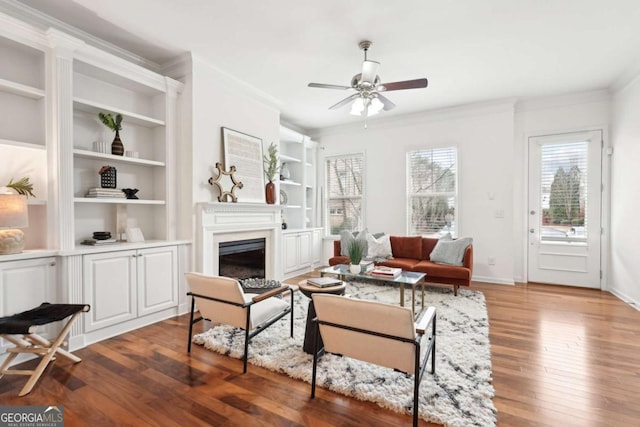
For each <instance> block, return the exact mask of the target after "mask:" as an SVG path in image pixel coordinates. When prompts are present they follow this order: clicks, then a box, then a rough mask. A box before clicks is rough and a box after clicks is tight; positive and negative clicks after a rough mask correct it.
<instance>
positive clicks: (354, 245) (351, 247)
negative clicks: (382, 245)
mask: <svg viewBox="0 0 640 427" xmlns="http://www.w3.org/2000/svg"><path fill="white" fill-rule="evenodd" d="M364 245H365V242H364V241H362V240H357V239H356V240H352V241H351V242H350V243H349V244H348V246H347V253H348V254H349V260H350V263H351V265H349V271H350V272H351V273H352V274H359V273H360V262H361V261H362V258H363V256H364Z"/></svg>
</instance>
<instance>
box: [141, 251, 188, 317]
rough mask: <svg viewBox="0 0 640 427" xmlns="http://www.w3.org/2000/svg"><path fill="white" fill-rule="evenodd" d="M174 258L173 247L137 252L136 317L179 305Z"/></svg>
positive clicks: (176, 254)
mask: <svg viewBox="0 0 640 427" xmlns="http://www.w3.org/2000/svg"><path fill="white" fill-rule="evenodd" d="M177 257H178V250H177V249H176V247H175V246H167V247H161V248H151V249H144V250H140V251H138V257H137V264H138V266H137V271H138V316H144V315H146V314H150V313H155V312H157V311H161V310H164V309H166V308H171V307H175V306H176V305H177V304H178V276H177V267H178V261H177Z"/></svg>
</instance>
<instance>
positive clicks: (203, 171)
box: [164, 55, 280, 259]
mask: <svg viewBox="0 0 640 427" xmlns="http://www.w3.org/2000/svg"><path fill="white" fill-rule="evenodd" d="M164 72H165V73H167V74H168V75H170V76H172V77H174V78H177V79H179V80H181V81H182V82H183V83H184V84H185V88H184V90H183V93H182V95H181V97H180V104H179V108H180V124H179V132H180V141H179V142H178V159H177V160H178V174H177V176H178V183H177V186H178V201H179V206H180V208H179V218H180V219H179V221H180V227H179V229H180V231H179V236H180V237H181V238H186V239H191V240H193V241H194V242H196V235H195V225H196V224H195V222H196V211H195V206H196V204H197V203H200V202H210V201H216V200H217V196H218V192H217V190H216V189H215V188H214V187H213V186H211V185H209V183H208V182H207V181H208V179H209V178H210V177H212V176H217V170H216V169H215V164H216V162H220V163H223V164H224V147H223V144H222V127H227V128H230V129H234V130H237V131H239V132H243V133H246V134H248V135H252V136H255V137H258V138H260V139H262V145H263V151H264V152H265V153H266V150H267V147H268V146H269V144H270V143H272V142H276V144H277V143H278V142H279V139H280V112H279V110H278V108H277V107H276V106H274V101H273V100H270V99H268V97H267V96H265V95H263V94H261V93H258V91H257V90H255V89H253V88H251V87H250V86H248V85H246V84H245V83H242V82H240V81H238V80H236V79H234V78H233V77H230V76H228V75H226V74H224V73H222V72H220V71H219V70H218V69H216V68H215V67H213V66H212V65H210V64H208V63H207V62H205V61H202V60H201V59H200V58H198V57H197V56H195V55H187V56H185V57H182V58H179V59H178V60H177V61H176V62H175V63H174V64H170V65H168V66H167V67H166V68H165V70H164ZM235 194H236V196H237V197H238V202H242V190H237V191H236V193H235ZM192 247H193V248H194V251H195V248H196V247H197V245H195V244H194V245H193V246H192ZM198 256H199V255H198V254H195V253H194V257H193V259H198Z"/></svg>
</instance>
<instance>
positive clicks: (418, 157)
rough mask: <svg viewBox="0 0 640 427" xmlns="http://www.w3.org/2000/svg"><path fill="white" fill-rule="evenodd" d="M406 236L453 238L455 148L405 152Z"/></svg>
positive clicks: (456, 157)
mask: <svg viewBox="0 0 640 427" xmlns="http://www.w3.org/2000/svg"><path fill="white" fill-rule="evenodd" d="M407 203H408V206H407V216H408V218H407V234H408V235H409V236H416V235H418V236H439V235H442V234H444V233H446V232H450V233H451V234H452V235H453V236H455V235H456V218H457V207H458V149H457V148H455V147H447V148H429V149H423V150H416V151H409V152H408V153H407Z"/></svg>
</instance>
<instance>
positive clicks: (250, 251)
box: [218, 238, 266, 279]
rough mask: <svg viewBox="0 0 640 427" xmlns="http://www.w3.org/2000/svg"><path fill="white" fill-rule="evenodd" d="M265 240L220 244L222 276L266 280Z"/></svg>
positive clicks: (219, 260) (220, 271)
mask: <svg viewBox="0 0 640 427" xmlns="http://www.w3.org/2000/svg"><path fill="white" fill-rule="evenodd" d="M265 247H266V245H265V239H264V238H262V239H246V240H235V241H232V242H220V243H219V244H218V254H219V257H218V263H219V269H218V271H219V274H220V276H226V277H233V278H235V279H248V278H251V277H256V278H261V279H264V278H265V276H264V270H265Z"/></svg>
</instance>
